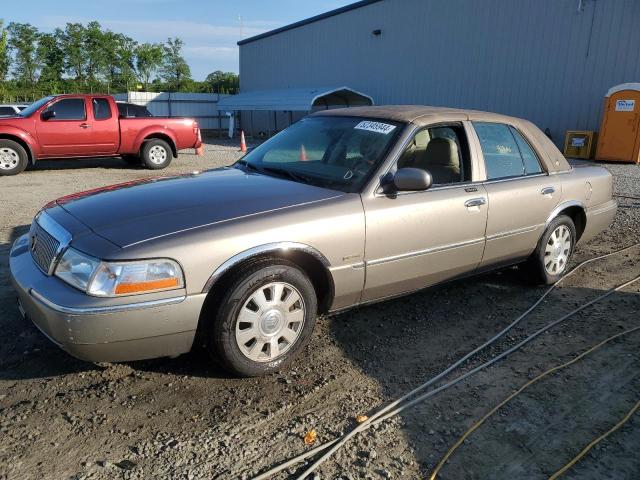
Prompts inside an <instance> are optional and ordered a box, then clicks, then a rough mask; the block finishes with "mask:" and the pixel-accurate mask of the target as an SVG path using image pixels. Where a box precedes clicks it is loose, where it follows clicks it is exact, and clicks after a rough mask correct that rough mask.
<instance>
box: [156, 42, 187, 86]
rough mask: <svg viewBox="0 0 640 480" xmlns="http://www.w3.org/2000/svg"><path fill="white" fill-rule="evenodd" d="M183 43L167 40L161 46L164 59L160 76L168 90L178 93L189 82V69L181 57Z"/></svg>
mask: <svg viewBox="0 0 640 480" xmlns="http://www.w3.org/2000/svg"><path fill="white" fill-rule="evenodd" d="M183 46H184V42H183V41H182V40H181V39H179V38H168V39H167V43H166V44H165V45H164V46H163V50H164V59H163V62H162V69H161V71H160V74H161V76H162V78H163V80H164V81H165V82H167V84H168V85H169V88H170V89H171V90H174V91H180V88H181V87H182V86H183V85H184V84H185V82H187V81H190V80H191V69H190V68H189V65H188V64H187V62H186V61H185V59H184V57H183V56H182V47H183Z"/></svg>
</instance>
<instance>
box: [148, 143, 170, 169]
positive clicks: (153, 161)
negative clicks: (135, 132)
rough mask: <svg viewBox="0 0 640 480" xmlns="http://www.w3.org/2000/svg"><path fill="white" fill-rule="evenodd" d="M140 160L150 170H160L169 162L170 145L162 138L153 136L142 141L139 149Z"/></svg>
mask: <svg viewBox="0 0 640 480" xmlns="http://www.w3.org/2000/svg"><path fill="white" fill-rule="evenodd" d="M141 157H142V162H143V163H144V164H145V165H146V167H147V168H150V169H152V170H162V169H163V168H166V167H168V166H169V164H170V163H171V160H172V159H173V154H172V153H171V147H170V146H169V144H168V143H167V142H165V141H164V140H160V139H159V138H153V139H151V140H149V141H147V142H145V143H144V146H143V147H142V151H141Z"/></svg>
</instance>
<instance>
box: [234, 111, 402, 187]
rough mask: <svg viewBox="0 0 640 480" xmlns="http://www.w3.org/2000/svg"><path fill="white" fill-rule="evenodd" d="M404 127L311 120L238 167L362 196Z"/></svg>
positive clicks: (376, 122)
mask: <svg viewBox="0 0 640 480" xmlns="http://www.w3.org/2000/svg"><path fill="white" fill-rule="evenodd" d="M399 131H400V124H399V123H396V122H389V121H386V120H370V119H365V118H355V117H329V116H318V117H307V118H304V119H302V120H300V121H299V122H297V123H294V124H293V125H291V126H290V127H289V128H287V129H286V130H284V131H282V132H280V133H279V134H278V135H276V136H275V137H273V138H271V139H270V140H268V141H266V142H265V143H263V144H262V145H260V146H259V147H257V148H255V149H254V150H252V151H251V152H249V153H248V154H247V155H246V156H245V157H243V158H242V159H241V160H240V161H238V163H237V164H236V166H237V167H238V168H242V169H245V170H248V171H249V170H250V171H257V172H260V173H263V174H265V175H273V176H280V177H283V178H288V179H290V180H293V181H296V182H301V183H308V184H310V185H315V186H318V187H325V188H332V189H335V190H340V191H343V192H358V191H360V189H361V188H362V186H363V185H364V183H365V182H366V181H367V180H368V179H369V178H370V177H371V176H372V175H373V173H374V172H375V170H376V169H377V168H378V166H379V164H380V162H381V161H382V159H383V158H384V156H385V154H386V153H387V151H388V150H389V148H390V147H391V145H392V144H393V141H394V139H395V138H396V136H397V135H398V132H399Z"/></svg>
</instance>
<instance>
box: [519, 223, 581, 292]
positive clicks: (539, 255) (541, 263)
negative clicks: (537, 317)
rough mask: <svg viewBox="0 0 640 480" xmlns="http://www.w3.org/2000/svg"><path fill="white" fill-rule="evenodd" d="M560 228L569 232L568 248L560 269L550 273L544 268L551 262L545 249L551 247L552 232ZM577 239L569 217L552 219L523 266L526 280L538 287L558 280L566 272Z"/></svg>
mask: <svg viewBox="0 0 640 480" xmlns="http://www.w3.org/2000/svg"><path fill="white" fill-rule="evenodd" d="M562 226H564V227H566V228H567V229H568V231H569V236H570V246H569V248H568V251H567V252H566V260H564V262H563V263H562V266H561V268H558V269H557V270H556V271H555V272H553V271H551V272H550V271H549V270H548V269H547V268H546V265H549V262H550V260H551V258H550V257H549V255H548V254H547V252H546V248H547V245H550V247H551V244H550V242H552V240H551V235H552V234H554V232H556V231H557V230H558V229H561V227H562ZM577 238H578V237H577V235H576V226H575V224H574V223H573V220H572V219H571V218H570V217H568V216H566V215H560V216H558V217H556V218H554V219H553V220H552V221H551V223H549V225H548V226H547V228H546V229H545V231H544V233H543V234H542V237H541V238H540V241H539V242H538V246H537V247H536V249H535V251H534V252H533V253H532V254H531V257H529V259H528V260H527V262H526V263H525V264H524V269H523V271H524V273H525V275H526V277H527V279H528V280H530V281H531V282H533V283H535V284H538V285H539V284H543V285H551V284H553V283H556V282H557V281H558V280H560V279H561V278H562V276H563V275H564V274H565V273H566V272H567V269H568V263H569V261H570V259H571V254H572V253H573V250H574V248H575V245H576V239H577ZM560 250H562V249H560ZM565 250H567V249H565ZM562 253H563V255H564V253H565V252H564V251H563V252H562Z"/></svg>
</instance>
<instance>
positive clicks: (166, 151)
mask: <svg viewBox="0 0 640 480" xmlns="http://www.w3.org/2000/svg"><path fill="white" fill-rule="evenodd" d="M201 145H202V139H201V136H200V128H199V127H198V123H197V122H196V121H195V120H194V119H192V118H166V117H164V118H163V117H147V118H144V117H143V118H124V117H121V116H120V115H119V114H118V106H117V104H116V102H115V100H114V99H113V97H111V96H108V95H54V96H49V97H44V98H41V99H40V100H38V101H37V102H34V103H32V104H31V105H29V106H28V107H27V108H25V109H24V110H22V112H20V113H19V114H18V115H16V116H13V117H7V118H2V119H0V175H15V174H17V173H20V172H22V171H23V170H24V169H25V168H26V167H27V165H28V164H29V163H32V164H34V163H35V162H36V161H37V160H40V159H45V158H77V157H116V156H121V157H123V158H124V159H125V160H127V161H128V162H130V163H131V162H139V161H141V162H142V163H143V164H144V165H146V166H147V167H148V168H151V169H161V168H165V167H166V166H168V165H169V163H171V160H172V159H173V157H175V156H177V155H178V150H181V149H183V148H200V146H201Z"/></svg>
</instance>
